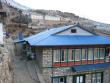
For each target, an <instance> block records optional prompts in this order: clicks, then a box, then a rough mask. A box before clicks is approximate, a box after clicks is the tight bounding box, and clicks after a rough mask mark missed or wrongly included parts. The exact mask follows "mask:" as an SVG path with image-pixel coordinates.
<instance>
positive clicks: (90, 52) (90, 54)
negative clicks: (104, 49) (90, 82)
mask: <svg viewBox="0 0 110 83" xmlns="http://www.w3.org/2000/svg"><path fill="white" fill-rule="evenodd" d="M92 59H93V49H92V48H89V49H88V60H92Z"/></svg>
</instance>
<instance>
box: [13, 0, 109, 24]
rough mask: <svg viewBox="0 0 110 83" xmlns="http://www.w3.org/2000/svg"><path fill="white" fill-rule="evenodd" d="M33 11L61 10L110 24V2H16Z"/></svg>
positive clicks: (37, 0) (56, 0) (17, 0)
mask: <svg viewBox="0 0 110 83" xmlns="http://www.w3.org/2000/svg"><path fill="white" fill-rule="evenodd" d="M14 1H16V2H18V3H20V4H22V5H25V6H27V7H30V8H33V9H46V10H60V11H62V12H70V13H74V14H76V15H78V16H81V17H85V18H88V19H91V20H94V21H99V22H103V23H109V24H110V0H14Z"/></svg>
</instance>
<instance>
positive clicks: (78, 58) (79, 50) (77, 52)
mask: <svg viewBox="0 0 110 83" xmlns="http://www.w3.org/2000/svg"><path fill="white" fill-rule="evenodd" d="M80 55H81V49H75V61H79V60H80Z"/></svg>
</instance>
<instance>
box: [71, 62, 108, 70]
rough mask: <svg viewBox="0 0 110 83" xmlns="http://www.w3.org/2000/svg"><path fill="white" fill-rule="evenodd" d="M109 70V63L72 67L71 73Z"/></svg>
mask: <svg viewBox="0 0 110 83" xmlns="http://www.w3.org/2000/svg"><path fill="white" fill-rule="evenodd" d="M105 68H110V63H99V64H88V65H80V66H74V67H72V71H73V72H82V71H91V70H98V69H105Z"/></svg>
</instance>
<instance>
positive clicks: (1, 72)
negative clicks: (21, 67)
mask: <svg viewBox="0 0 110 83" xmlns="http://www.w3.org/2000/svg"><path fill="white" fill-rule="evenodd" d="M0 83H13V72H12V65H11V59H10V57H9V52H8V51H7V49H5V48H4V47H0Z"/></svg>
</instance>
